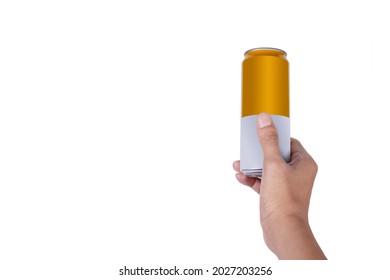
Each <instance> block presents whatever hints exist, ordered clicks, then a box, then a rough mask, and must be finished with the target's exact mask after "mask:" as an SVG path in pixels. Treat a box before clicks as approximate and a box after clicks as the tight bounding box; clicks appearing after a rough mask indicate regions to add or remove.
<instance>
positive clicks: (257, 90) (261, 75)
mask: <svg viewBox="0 0 390 280" xmlns="http://www.w3.org/2000/svg"><path fill="white" fill-rule="evenodd" d="M288 68H289V65H288V61H287V54H286V52H285V51H282V50H280V49H275V48H255V49H250V50H248V51H247V52H245V58H244V61H243V62H242V103H241V105H242V107H241V112H242V113H241V144H240V145H241V147H240V165H241V172H243V173H244V174H245V175H247V176H253V177H261V176H262V173H263V151H262V149H261V145H260V143H259V141H258V136H257V129H256V119H257V116H258V115H259V114H260V113H262V112H266V113H268V114H270V115H271V117H272V119H273V121H274V123H275V126H276V128H277V130H278V134H279V149H280V152H281V154H282V156H283V158H284V159H285V160H286V161H287V162H288V161H290V153H291V151H290V105H289V103H290V102H289V74H288V73H289V71H288Z"/></svg>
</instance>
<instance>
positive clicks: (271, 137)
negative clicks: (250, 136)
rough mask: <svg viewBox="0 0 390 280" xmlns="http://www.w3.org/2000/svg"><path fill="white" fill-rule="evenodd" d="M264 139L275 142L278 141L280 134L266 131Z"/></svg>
mask: <svg viewBox="0 0 390 280" xmlns="http://www.w3.org/2000/svg"><path fill="white" fill-rule="evenodd" d="M262 138H263V140H264V141H266V142H275V141H278V134H277V133H276V131H266V132H264V133H263V135H262Z"/></svg>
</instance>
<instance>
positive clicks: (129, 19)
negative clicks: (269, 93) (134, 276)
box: [0, 0, 390, 280]
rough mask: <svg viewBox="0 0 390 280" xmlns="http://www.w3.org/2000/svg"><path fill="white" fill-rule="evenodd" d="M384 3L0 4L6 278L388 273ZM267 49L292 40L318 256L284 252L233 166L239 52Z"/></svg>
mask: <svg viewBox="0 0 390 280" xmlns="http://www.w3.org/2000/svg"><path fill="white" fill-rule="evenodd" d="M386 2H387V1H260V0H259V1H249V0H244V1H226V0H225V1H215V0H214V1H199V0H198V1H172V0H167V1H154V3H153V2H151V1H145V0H144V1H80V0H78V1H69V0H68V1H2V2H1V3H0V278H1V279H8V280H10V279H27V278H28V279H127V278H128V277H124V276H118V270H119V268H122V267H123V266H124V265H126V266H128V267H137V266H143V267H159V266H165V267H171V266H173V265H177V266H179V267H182V268H185V267H195V268H197V267H200V268H204V269H211V267H212V266H239V265H241V266H255V265H256V266H272V267H273V270H274V274H273V276H272V277H270V278H269V279H287V278H289V279H314V277H315V279H330V277H332V278H334V277H336V278H337V277H338V276H340V274H341V275H343V276H344V277H351V276H358V275H363V276H367V277H368V276H369V275H371V277H374V275H377V277H378V276H379V275H381V273H385V272H386V269H387V268H386V267H385V266H384V265H385V264H386V259H385V258H387V256H388V252H389V250H390V245H389V240H388V236H389V234H390V231H389V226H388V224H389V222H388V220H389V219H388V213H389V211H390V206H389V205H390V204H389V203H388V200H389V199H388V195H389V191H388V188H389V182H388V176H387V175H388V174H389V170H388V168H389V165H388V159H389V157H390V150H389V142H390V137H389V136H388V135H389V134H388V133H387V131H388V120H389V116H388V101H387V100H389V99H388V96H389V89H390V87H389V82H388V79H389V78H388V77H389V75H390V74H389V65H390V59H389V54H388V50H389V47H390V43H389V40H388V39H387V38H388V26H390V18H389V17H388V8H387V7H388V6H387V5H386ZM260 46H270V47H277V48H281V49H283V50H285V51H286V52H287V54H288V60H289V62H290V98H291V104H290V105H291V125H292V128H291V129H292V136H293V137H295V138H298V139H299V140H301V142H302V143H303V145H304V146H305V147H306V149H307V150H308V151H309V153H311V154H312V156H313V157H314V159H315V160H316V161H317V163H318V165H319V173H318V176H317V179H316V182H315V186H314V191H313V196H312V201H311V208H310V221H311V225H312V229H313V231H314V233H315V235H316V237H317V239H318V242H319V243H320V245H321V246H322V248H323V250H324V252H325V253H326V255H327V256H328V258H329V259H330V260H329V261H328V262H322V263H313V262H278V261H277V260H276V258H275V256H274V255H273V254H272V253H271V252H270V251H269V250H268V249H267V247H266V246H265V244H264V242H263V239H262V232H261V228H260V223H259V213H258V195H257V194H256V193H254V192H253V191H252V190H250V189H249V188H247V187H245V186H241V185H239V184H238V183H237V182H236V180H235V176H234V173H235V172H234V171H233V170H232V167H231V164H232V162H233V161H234V160H236V159H238V158H239V129H240V128H239V124H240V102H241V99H240V95H241V92H240V90H241V88H240V86H241V61H242V59H243V54H244V52H245V51H246V50H247V49H250V48H253V47H260ZM197 278H199V279H208V277H194V278H193V279H197ZM237 278H239V279H244V278H245V277H241V278H240V277H237ZM140 279H141V278H140ZM142 279H148V278H147V277H146V278H142ZM155 279H157V278H155ZM177 279H186V278H185V277H177ZM223 279H230V278H229V277H223ZM245 279H246V278H245ZM248 279H254V278H252V277H248Z"/></svg>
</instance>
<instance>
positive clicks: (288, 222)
mask: <svg viewBox="0 0 390 280" xmlns="http://www.w3.org/2000/svg"><path fill="white" fill-rule="evenodd" d="M262 227H263V234H264V240H265V242H266V243H267V245H268V247H269V248H270V249H271V250H272V251H273V252H274V253H275V255H276V256H277V257H278V258H279V259H280V260H326V257H325V255H324V253H323V252H322V250H321V248H320V246H319V245H318V243H317V241H316V239H315V237H314V235H313V233H312V231H311V228H310V226H309V223H308V222H307V221H306V220H304V219H301V218H297V217H284V218H281V219H278V220H273V221H267V222H265V223H263V224H262Z"/></svg>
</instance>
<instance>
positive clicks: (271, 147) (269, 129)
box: [257, 113, 283, 161]
mask: <svg viewBox="0 0 390 280" xmlns="http://www.w3.org/2000/svg"><path fill="white" fill-rule="evenodd" d="M257 136H258V137H259V141H260V144H261V148H262V150H263V155H264V160H265V161H268V160H270V159H272V160H282V159H283V157H282V154H281V153H280V150H279V136H278V131H277V130H276V127H275V124H274V122H273V120H272V118H271V116H270V115H269V114H267V113H261V114H260V115H259V116H258V117H257Z"/></svg>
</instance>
